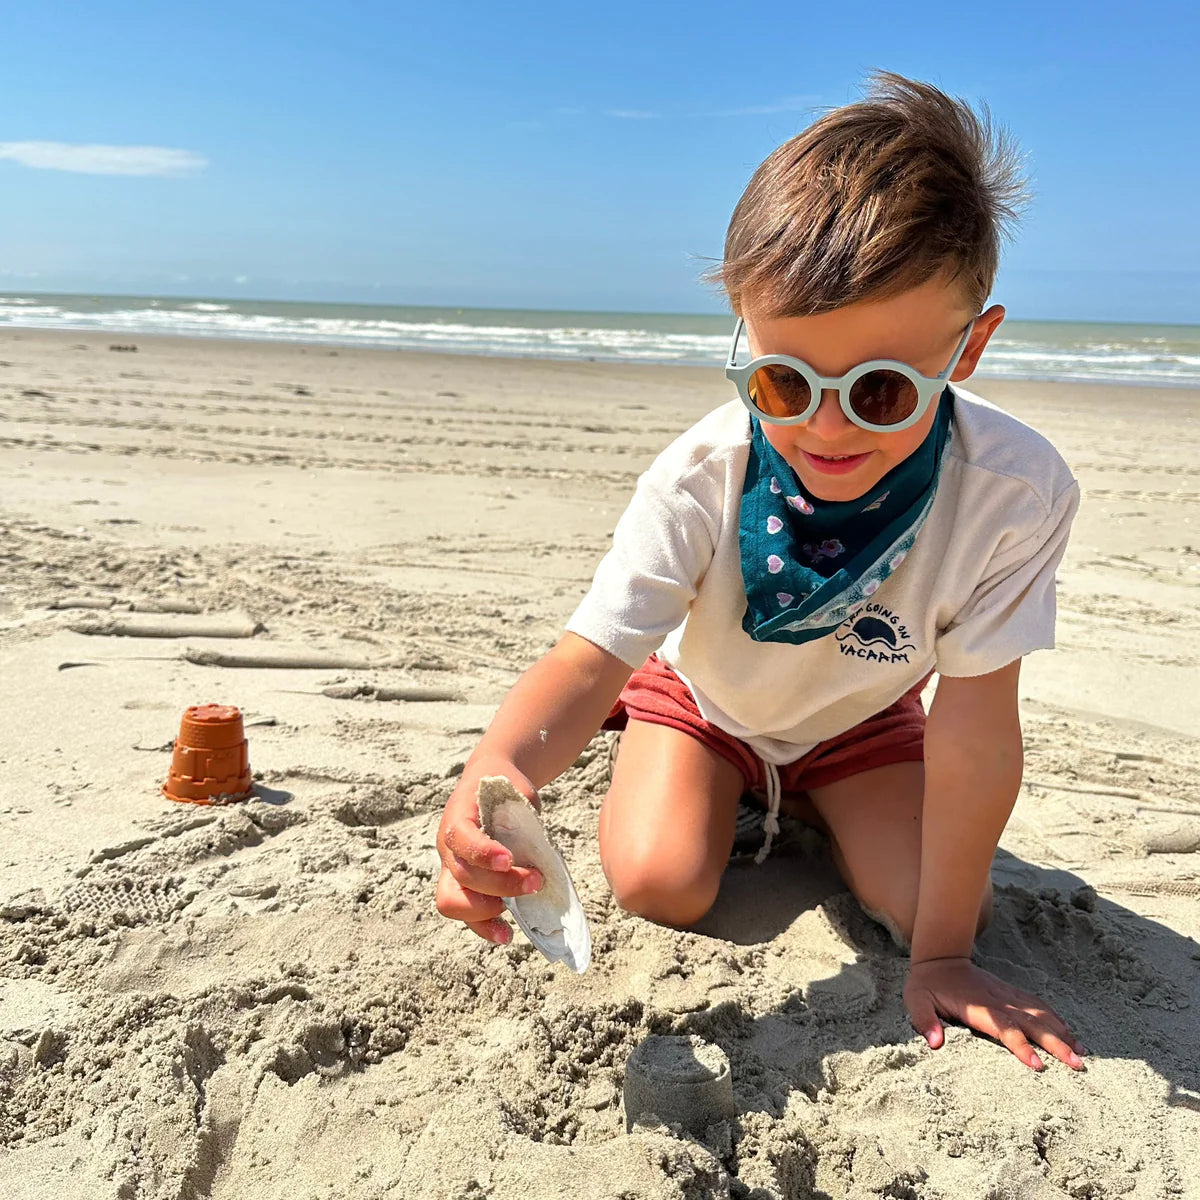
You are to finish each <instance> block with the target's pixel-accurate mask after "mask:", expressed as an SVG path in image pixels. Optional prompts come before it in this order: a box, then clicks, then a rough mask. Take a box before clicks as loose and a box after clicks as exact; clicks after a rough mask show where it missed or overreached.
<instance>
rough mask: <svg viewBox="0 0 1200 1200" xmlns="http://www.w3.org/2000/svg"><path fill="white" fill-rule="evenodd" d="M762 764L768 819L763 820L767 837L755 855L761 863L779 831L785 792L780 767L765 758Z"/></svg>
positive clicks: (755, 858)
mask: <svg viewBox="0 0 1200 1200" xmlns="http://www.w3.org/2000/svg"><path fill="white" fill-rule="evenodd" d="M762 765H763V773H764V775H766V778H767V819H766V820H765V821H764V822H763V828H764V829H765V830H766V831H767V837H766V840H765V841H764V842H763V844H762V848H761V849H760V850H759V852H758V853H757V854H756V855H755V856H754V861H755V863H756V864H759V865H761V864H762V862H763V860H764V859H765V858H766V857H767V855H768V854H770V853H771V842H772V840H773V839H774V837H775V835H776V834H777V833H778V832H779V798H780V796H781V795H782V794H783V787H782V785H781V784H780V782H779V768H778V767H777V766H776V765H775V764H774V763H769V762H767V760H766V759H765V758H764V759H763V760H762Z"/></svg>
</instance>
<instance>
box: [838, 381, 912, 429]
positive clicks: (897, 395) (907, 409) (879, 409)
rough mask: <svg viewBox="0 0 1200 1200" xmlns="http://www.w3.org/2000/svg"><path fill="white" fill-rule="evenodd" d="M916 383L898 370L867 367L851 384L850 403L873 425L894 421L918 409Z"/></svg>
mask: <svg viewBox="0 0 1200 1200" xmlns="http://www.w3.org/2000/svg"><path fill="white" fill-rule="evenodd" d="M919 399H920V397H919V396H918V395H917V387H916V384H914V383H913V381H912V380H911V379H909V378H907V377H906V376H904V375H901V374H900V372H899V371H868V372H867V373H866V374H865V375H863V376H862V377H861V378H860V379H856V380H855V381H854V384H853V386H852V387H851V388H850V407H851V408H853V409H854V411H855V412H856V413H857V414H858V415H859V416H860V417H862V419H863V420H864V421H870V423H871V424H872V425H895V424H898V423H899V422H900V421H903V420H904V419H905V418H906V417H911V416H912V414H913V413H914V412H916V409H917V401H918V400H919Z"/></svg>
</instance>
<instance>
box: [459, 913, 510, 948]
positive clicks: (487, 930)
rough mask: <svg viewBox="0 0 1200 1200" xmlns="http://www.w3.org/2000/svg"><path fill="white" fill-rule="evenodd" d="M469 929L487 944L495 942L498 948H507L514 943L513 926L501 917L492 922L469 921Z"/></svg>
mask: <svg viewBox="0 0 1200 1200" xmlns="http://www.w3.org/2000/svg"><path fill="white" fill-rule="evenodd" d="M467 928H468V929H469V930H471V932H472V933H477V934H479V936H480V937H481V938H483V940H484V941H485V942H495V944H496V945H497V946H507V945H508V943H509V942H511V941H512V935H513V933H512V926H511V925H509V923H508V922H507V921H502V920H500V918H499V917H496V918H495V919H494V920H492V921H468V922H467Z"/></svg>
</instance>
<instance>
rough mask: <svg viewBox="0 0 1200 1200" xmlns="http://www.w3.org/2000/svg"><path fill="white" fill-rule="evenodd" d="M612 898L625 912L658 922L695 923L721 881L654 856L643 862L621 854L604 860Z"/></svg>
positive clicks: (673, 923) (715, 892)
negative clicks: (607, 861)
mask: <svg viewBox="0 0 1200 1200" xmlns="http://www.w3.org/2000/svg"><path fill="white" fill-rule="evenodd" d="M604 874H605V875H606V876H607V878H608V884H609V887H611V888H612V893H613V898H614V899H615V900H616V902H617V903H618V904H619V905H620V906H621V908H623V909H624V910H625V911H626V912H629V913H633V914H635V915H636V916H639V917H644V918H645V919H646V920H648V921H654V922H656V923H657V924H659V925H674V926H676V927H677V928H681V929H682V928H685V927H686V926H688V925H694V924H695V923H696V922H697V921H699V920H700V918H701V917H703V916H704V914H705V913H706V912H708V910H709V909H710V908H712V906H713V901H714V900H716V898H717V889H718V887H719V884H720V880H719V879H718V880H717V881H716V883H715V884H714V883H711V882H710V881H708V880H707V879H705V878H704V877H703V876H702V875H699V876H698V875H697V874H696V873H694V872H691V871H687V870H686V869H685V870H680V869H679V868H678V867H676V868H672V867H670V866H669V865H666V864H664V863H663V862H661V861H660V860H656V859H654V858H653V857H652V858H650V859H647V860H646V861H644V862H637V861H630V859H628V858H622V859H621V861H620V862H619V863H617V864H605V866H604Z"/></svg>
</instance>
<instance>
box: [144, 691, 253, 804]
mask: <svg viewBox="0 0 1200 1200" xmlns="http://www.w3.org/2000/svg"><path fill="white" fill-rule="evenodd" d="M253 786H254V781H253V778H252V777H251V775H250V752H249V744H248V743H247V741H246V732H245V729H244V728H243V726H242V713H241V710H240V709H237V708H234V707H233V705H231V704H200V705H196V706H195V707H193V708H189V709H188V710H187V712H185V713H184V714H183V719H182V720H181V721H180V722H179V736H178V737H177V738H176V739H175V752H174V754H173V755H172V756H171V771H170V774H169V775H168V776H167V782H166V783H164V784H163V786H162V792H163V795H164V796H166V798H167V799H168V800H183V801H187V802H189V803H191V804H229V803H232V802H233V801H235V800H246V799H248V798H249V797H250V795H251V794H252V791H253Z"/></svg>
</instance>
